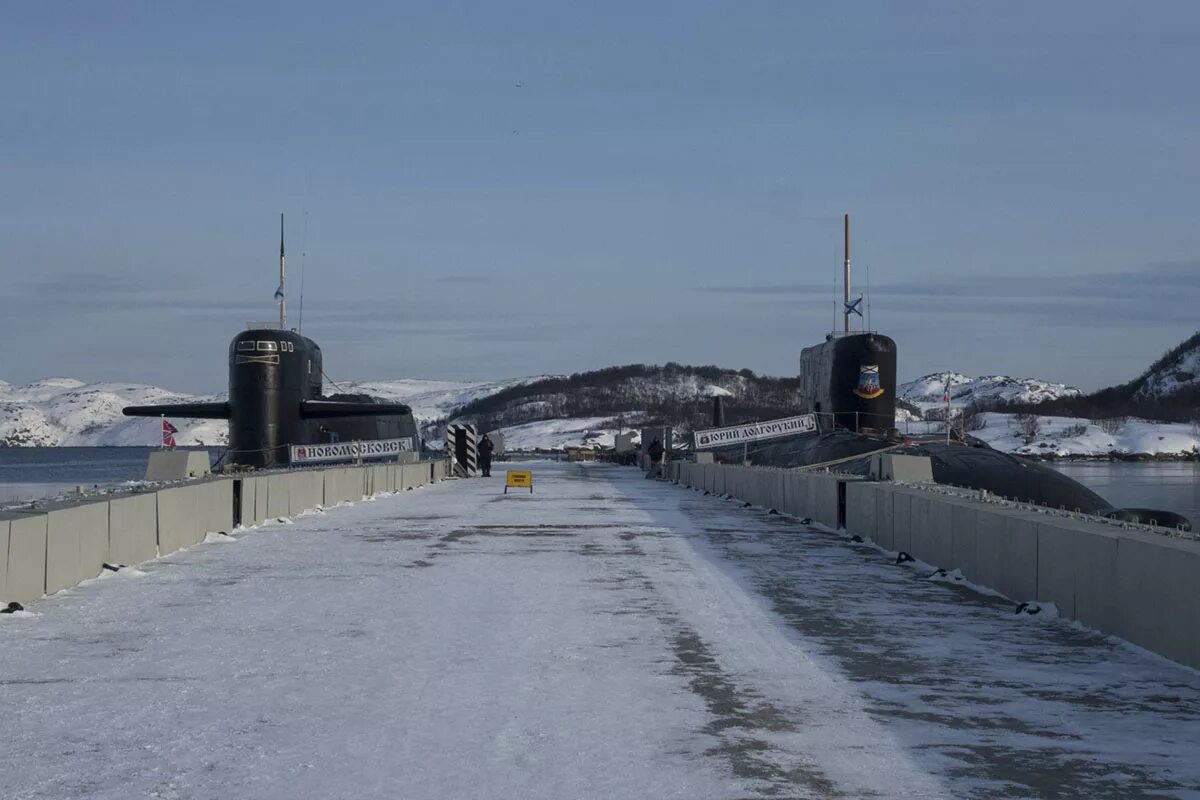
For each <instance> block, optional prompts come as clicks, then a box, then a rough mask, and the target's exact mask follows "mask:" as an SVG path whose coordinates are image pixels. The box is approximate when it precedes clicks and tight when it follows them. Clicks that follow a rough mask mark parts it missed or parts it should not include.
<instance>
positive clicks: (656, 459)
mask: <svg viewBox="0 0 1200 800" xmlns="http://www.w3.org/2000/svg"><path fill="white" fill-rule="evenodd" d="M646 452H647V453H649V454H650V474H651V475H653V474H654V473H656V472H658V465H659V463H660V462H662V457H663V446H662V442H660V441H659V440H658V437H657V436H655V437H654V441H653V442H651V443H650V449H649V450H647V451H646Z"/></svg>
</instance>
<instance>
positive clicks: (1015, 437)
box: [970, 413, 1200, 457]
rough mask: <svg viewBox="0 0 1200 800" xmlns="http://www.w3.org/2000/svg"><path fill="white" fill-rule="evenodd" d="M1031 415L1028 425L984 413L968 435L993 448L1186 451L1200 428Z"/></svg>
mask: <svg viewBox="0 0 1200 800" xmlns="http://www.w3.org/2000/svg"><path fill="white" fill-rule="evenodd" d="M1026 419H1028V418H1026ZM1036 420H1037V422H1036V423H1035V424H1034V425H1033V426H1032V427H1029V423H1028V422H1024V423H1023V422H1022V421H1021V419H1020V418H1019V416H1018V415H1016V414H998V413H987V414H983V415H982V420H981V422H980V423H979V424H982V425H983V427H982V428H980V429H979V430H974V431H971V432H970V435H972V436H974V437H976V438H978V439H982V440H983V441H985V442H987V443H988V444H990V445H991V446H992V447H994V448H996V449H997V450H1003V451H1005V452H1008V453H1017V454H1018V455H1029V456H1043V457H1044V456H1057V457H1068V456H1076V457H1080V456H1082V457H1096V456H1126V455H1132V454H1146V455H1157V456H1177V457H1191V456H1192V455H1193V454H1195V452H1196V451H1197V448H1200V428H1198V427H1197V426H1196V425H1193V424H1190V423H1182V422H1148V421H1146V420H1142V419H1113V420H1098V421H1093V420H1087V419H1081V418H1073V417H1036ZM1027 434H1030V435H1027ZM1027 439H1028V441H1027Z"/></svg>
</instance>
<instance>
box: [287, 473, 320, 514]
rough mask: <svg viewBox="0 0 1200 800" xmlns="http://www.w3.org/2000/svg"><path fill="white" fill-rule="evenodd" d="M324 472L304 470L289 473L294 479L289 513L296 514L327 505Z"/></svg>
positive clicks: (289, 500)
mask: <svg viewBox="0 0 1200 800" xmlns="http://www.w3.org/2000/svg"><path fill="white" fill-rule="evenodd" d="M322 472H324V470H304V471H300V472H293V473H292V474H291V475H289V477H290V478H291V479H292V480H291V488H290V492H289V494H288V509H289V511H288V513H289V514H291V515H292V516H295V515H296V514H299V513H301V512H304V511H311V510H313V509H314V508H316V507H317V506H323V505H325V476H324V475H322Z"/></svg>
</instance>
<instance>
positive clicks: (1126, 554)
mask: <svg viewBox="0 0 1200 800" xmlns="http://www.w3.org/2000/svg"><path fill="white" fill-rule="evenodd" d="M1197 576H1200V542H1195V541H1188V540H1181V539H1172V538H1170V537H1167V536H1160V535H1156V534H1143V533H1138V532H1134V531H1122V533H1121V537H1120V539H1119V540H1118V542H1117V583H1116V586H1115V593H1116V595H1117V598H1118V604H1119V611H1118V615H1117V629H1116V630H1115V631H1114V633H1116V634H1117V635H1118V636H1121V637H1122V638H1125V639H1128V640H1129V641H1131V642H1133V643H1134V644H1137V645H1140V646H1142V647H1145V648H1147V649H1150V650H1153V651H1154V652H1156V653H1159V654H1161V655H1164V656H1166V657H1167V658H1170V659H1173V660H1175V661H1178V662H1179V663H1181V664H1186V665H1188V666H1190V667H1196V668H1200V614H1196V613H1195V610H1196V609H1197V608H1200V580H1197Z"/></svg>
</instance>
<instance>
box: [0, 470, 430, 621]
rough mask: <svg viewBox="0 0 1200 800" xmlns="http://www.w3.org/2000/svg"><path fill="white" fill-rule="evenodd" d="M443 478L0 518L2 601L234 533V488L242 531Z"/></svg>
mask: <svg viewBox="0 0 1200 800" xmlns="http://www.w3.org/2000/svg"><path fill="white" fill-rule="evenodd" d="M448 474H449V462H448V461H444V460H443V461H434V462H420V463H413V464H373V465H369V466H365V467H335V468H331V469H314V470H297V471H294V472H281V473H275V474H268V475H258V476H246V477H240V478H215V479H211V480H205V481H198V482H194V483H189V484H186V485H181V486H173V487H170V488H165V489H160V490H158V491H157V492H147V493H145V494H133V495H126V496H118V497H113V498H105V499H95V500H86V501H84V502H81V503H77V504H75V505H64V506H57V507H50V508H48V509H47V510H45V511H42V512H39V513H32V514H24V513H19V512H7V513H0V601H3V602H4V603H7V602H10V601H13V600H16V601H18V602H21V603H28V602H31V601H34V600H37V599H38V598H40V597H42V596H43V595H45V594H53V593H55V592H58V591H61V590H62V589H66V588H69V587H71V586H75V585H77V584H78V583H80V582H81V581H84V580H87V579H89V578H94V577H96V576H97V575H99V574H100V573H101V572H102V571H103V565H104V564H105V563H116V564H124V565H131V564H138V563H142V562H144V561H148V560H150V559H152V558H155V557H156V556H159V555H168V554H170V553H173V552H176V551H177V550H180V549H182V548H186V547H191V546H193V545H196V544H198V543H200V542H201V541H203V540H204V537H205V534H207V533H210V532H214V533H215V532H220V533H229V532H231V531H232V530H233V526H234V518H235V514H234V511H235V509H234V486H235V482H240V484H241V494H240V500H239V503H240V505H239V508H238V511H239V513H240V517H241V520H242V524H243V525H255V524H259V523H262V522H265V521H266V520H268V519H271V518H273V517H281V516H285V515H294V514H299V513H301V512H303V511H308V510H311V509H314V508H316V507H318V506H322V505H332V504H335V503H337V502H341V501H357V500H361V499H362V498H363V496H364V493H365V491H366V490H367V488H368V484H369V485H370V487H371V488H372V489H373V491H375V492H389V491H398V490H401V489H406V488H410V487H413V488H415V487H417V486H423V485H424V484H426V483H430V482H431V481H436V480H439V479H442V478H444V477H446V476H447V475H448Z"/></svg>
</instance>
